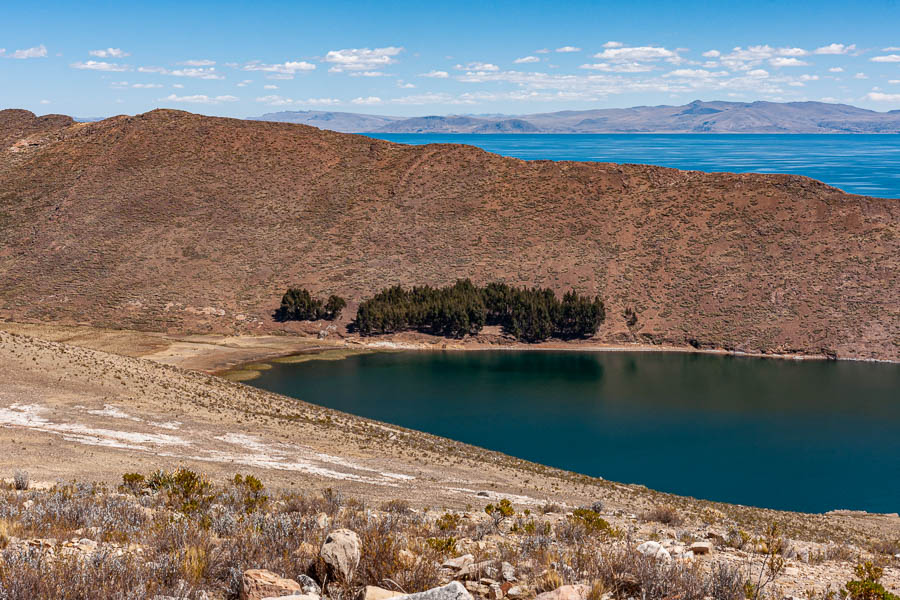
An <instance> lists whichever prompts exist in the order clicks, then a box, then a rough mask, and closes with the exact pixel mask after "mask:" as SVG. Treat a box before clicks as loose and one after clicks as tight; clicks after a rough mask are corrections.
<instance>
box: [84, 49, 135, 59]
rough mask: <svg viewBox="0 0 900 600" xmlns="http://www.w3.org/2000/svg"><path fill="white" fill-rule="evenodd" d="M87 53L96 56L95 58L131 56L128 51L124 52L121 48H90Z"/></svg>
mask: <svg viewBox="0 0 900 600" xmlns="http://www.w3.org/2000/svg"><path fill="white" fill-rule="evenodd" d="M88 54H90V55H91V56H96V57H97V58H124V57H126V56H131V53H130V52H125V51H124V50H122V49H121V48H105V49H101V50H90V51H89V52H88Z"/></svg>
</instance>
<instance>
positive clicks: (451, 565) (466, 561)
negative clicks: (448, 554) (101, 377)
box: [441, 554, 475, 571]
mask: <svg viewBox="0 0 900 600" xmlns="http://www.w3.org/2000/svg"><path fill="white" fill-rule="evenodd" d="M474 562H475V557H474V556H472V555H471V554H463V555H462V556H457V557H456V558H451V559H448V560H445V561H444V564H442V565H441V566H442V567H443V568H445V569H453V570H456V571H459V570H460V569H462V568H463V567H466V566H468V565H471V564H472V563H474Z"/></svg>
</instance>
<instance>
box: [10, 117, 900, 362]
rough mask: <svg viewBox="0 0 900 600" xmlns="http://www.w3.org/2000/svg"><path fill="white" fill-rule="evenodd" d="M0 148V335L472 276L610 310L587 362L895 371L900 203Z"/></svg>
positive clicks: (48, 129) (496, 168) (59, 141)
mask: <svg viewBox="0 0 900 600" xmlns="http://www.w3.org/2000/svg"><path fill="white" fill-rule="evenodd" d="M0 140H4V141H3V142H2V146H0V282H2V285H0V317H5V318H9V319H16V320H55V321H61V322H87V323H91V324H95V325H107V326H113V327H125V328H138V329H148V330H163V331H221V332H264V331H267V330H270V329H272V328H274V327H276V324H274V322H273V321H272V317H271V315H272V311H273V310H274V309H275V308H276V307H277V306H278V302H279V299H280V296H281V293H282V292H283V291H284V289H285V288H286V287H287V286H288V285H289V284H300V285H304V286H306V287H309V288H310V289H311V290H312V291H314V292H322V293H332V292H336V293H339V294H341V295H344V296H346V297H348V298H349V299H350V300H351V309H352V307H353V302H355V301H358V300H359V299H361V298H362V297H365V296H368V295H371V294H372V293H373V292H375V291H377V290H379V289H381V288H382V287H384V286H386V285H389V284H393V283H403V284H407V285H410V284H417V283H428V284H432V285H439V284H446V283H449V282H452V281H453V280H454V279H456V278H458V277H471V278H472V279H473V280H475V281H476V282H481V283H483V282H487V281H492V280H499V281H506V282H509V283H514V284H527V285H542V286H550V287H553V288H555V289H556V290H558V291H563V290H565V289H568V288H572V287H574V288H575V289H577V290H578V291H580V292H582V293H589V294H599V295H601V296H602V297H603V298H604V299H606V301H607V304H608V307H609V310H608V315H609V316H608V318H607V321H606V324H605V325H604V326H603V327H602V328H601V330H600V332H599V334H598V338H597V339H598V341H606V342H620V341H638V342H645V343H674V344H685V345H686V344H691V345H694V346H699V347H721V348H728V349H735V350H747V351H763V352H805V353H822V352H824V353H828V354H833V355H837V356H839V357H862V358H882V359H898V358H900V275H898V274H900V258H898V256H900V237H898V234H900V231H898V229H900V203H898V202H897V201H896V200H884V199H876V198H867V197H861V196H852V195H848V194H844V193H842V192H841V191H839V190H837V189H834V188H831V187H829V186H826V185H824V184H822V183H819V182H817V181H813V180H811V179H808V178H804V177H798V176H786V175H756V174H744V175H735V174H727V173H716V174H707V173H700V172H694V171H677V170H673V169H665V168H660V167H650V166H641V165H616V164H605V163H574V162H551V161H535V162H525V161H521V160H517V159H512V158H504V157H501V156H497V155H493V154H489V153H486V152H484V151H482V150H479V149H477V148H473V147H468V146H460V145H429V146H418V147H411V146H403V145H398V144H392V143H389V142H384V141H379V140H373V139H369V138H365V137H359V136H354V135H347V134H339V133H335V132H329V131H322V130H318V129H315V128H312V127H306V126H302V125H293V124H285V123H272V122H259V121H242V120H235V119H223V118H212V117H204V116H200V115H194V114H189V113H184V112H178V111H170V110H157V111H153V112H150V113H146V114H143V115H138V116H135V117H114V118H111V119H107V120H104V121H100V122H96V123H78V124H71V121H69V120H67V119H65V118H59V117H40V118H37V117H34V115H32V114H31V113H27V112H25V111H2V112H0ZM626 308H632V309H634V311H635V312H636V314H637V321H636V322H633V323H631V324H628V322H627V320H626V318H625V317H624V316H623V312H624V311H625V309H626Z"/></svg>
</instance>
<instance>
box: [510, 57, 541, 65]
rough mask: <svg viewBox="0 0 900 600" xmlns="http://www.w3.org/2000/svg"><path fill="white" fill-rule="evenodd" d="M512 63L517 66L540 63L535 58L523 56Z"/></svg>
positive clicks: (539, 60)
mask: <svg viewBox="0 0 900 600" xmlns="http://www.w3.org/2000/svg"><path fill="white" fill-rule="evenodd" d="M513 62H514V63H516V64H517V65H521V64H524V63H536V62H541V59H539V58H538V57H537V56H523V57H522V58H517V59H516V60H514V61H513Z"/></svg>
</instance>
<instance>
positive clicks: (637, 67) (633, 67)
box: [578, 62, 655, 73]
mask: <svg viewBox="0 0 900 600" xmlns="http://www.w3.org/2000/svg"><path fill="white" fill-rule="evenodd" d="M578 68H579V69H590V70H593V71H604V72H607V73H644V72H647V71H652V70H653V69H654V68H655V67H654V66H653V65H645V64H641V63H637V62H630V63H618V64H610V63H594V64H584V65H581V66H580V67H578Z"/></svg>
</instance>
